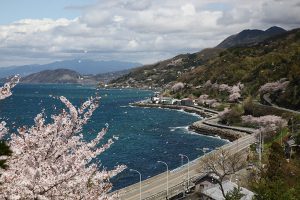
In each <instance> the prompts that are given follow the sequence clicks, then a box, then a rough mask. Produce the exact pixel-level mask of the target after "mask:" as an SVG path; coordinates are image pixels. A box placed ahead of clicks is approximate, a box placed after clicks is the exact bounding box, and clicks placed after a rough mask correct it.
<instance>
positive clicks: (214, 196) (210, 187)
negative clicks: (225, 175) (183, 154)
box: [195, 175, 254, 200]
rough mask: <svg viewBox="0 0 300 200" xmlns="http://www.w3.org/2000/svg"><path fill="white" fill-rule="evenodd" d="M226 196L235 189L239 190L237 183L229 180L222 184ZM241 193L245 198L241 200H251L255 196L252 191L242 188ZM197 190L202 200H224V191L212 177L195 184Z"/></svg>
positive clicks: (204, 177) (200, 179) (203, 178)
mask: <svg viewBox="0 0 300 200" xmlns="http://www.w3.org/2000/svg"><path fill="white" fill-rule="evenodd" d="M222 185H223V189H224V191H225V194H226V193H227V192H229V191H232V190H233V189H234V188H238V185H237V184H236V183H233V182H231V181H229V180H226V181H224V182H223V183H222ZM240 188H241V193H242V194H244V196H243V197H242V198H241V200H251V199H252V198H253V196H254V193H253V192H251V191H250V190H248V189H246V188H243V187H240ZM195 190H196V191H197V192H199V193H200V194H201V195H200V199H201V200H224V199H225V198H224V197H223V194H222V191H221V189H220V186H219V184H217V181H216V179H215V178H214V177H213V176H212V175H205V176H203V177H201V178H199V179H198V180H196V182H195Z"/></svg>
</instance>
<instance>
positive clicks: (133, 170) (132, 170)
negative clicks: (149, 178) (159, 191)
mask: <svg viewBox="0 0 300 200" xmlns="http://www.w3.org/2000/svg"><path fill="white" fill-rule="evenodd" d="M129 170H130V171H131V172H137V173H138V174H139V175H140V200H142V174H141V173H140V172H139V171H138V170H135V169H129Z"/></svg>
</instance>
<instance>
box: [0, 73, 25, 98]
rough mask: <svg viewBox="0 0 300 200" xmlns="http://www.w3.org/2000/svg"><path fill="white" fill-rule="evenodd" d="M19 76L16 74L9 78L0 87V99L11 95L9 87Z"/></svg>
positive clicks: (13, 85) (16, 82) (14, 84)
mask: <svg viewBox="0 0 300 200" xmlns="http://www.w3.org/2000/svg"><path fill="white" fill-rule="evenodd" d="M19 80H20V77H19V76H18V75H16V76H14V77H13V78H11V80H10V81H9V82H7V83H5V84H4V86H3V87H0V100H2V99H5V98H7V97H9V96H11V95H12V93H11V89H12V88H13V87H15V86H16V85H17V84H18V83H19Z"/></svg>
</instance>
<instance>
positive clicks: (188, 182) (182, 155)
mask: <svg viewBox="0 0 300 200" xmlns="http://www.w3.org/2000/svg"><path fill="white" fill-rule="evenodd" d="M179 156H181V159H182V158H183V157H186V158H187V160H188V181H187V184H188V185H187V187H188V188H189V185H190V159H189V157H188V156H187V155H184V154H179Z"/></svg>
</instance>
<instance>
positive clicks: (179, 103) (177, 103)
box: [172, 99, 181, 106]
mask: <svg viewBox="0 0 300 200" xmlns="http://www.w3.org/2000/svg"><path fill="white" fill-rule="evenodd" d="M172 105H177V106H180V105H181V101H180V100H179V99H172Z"/></svg>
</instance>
